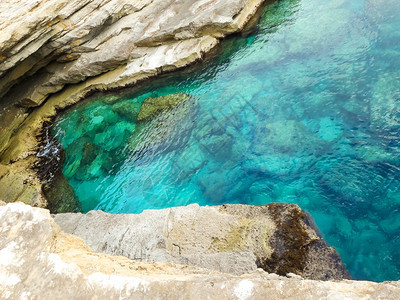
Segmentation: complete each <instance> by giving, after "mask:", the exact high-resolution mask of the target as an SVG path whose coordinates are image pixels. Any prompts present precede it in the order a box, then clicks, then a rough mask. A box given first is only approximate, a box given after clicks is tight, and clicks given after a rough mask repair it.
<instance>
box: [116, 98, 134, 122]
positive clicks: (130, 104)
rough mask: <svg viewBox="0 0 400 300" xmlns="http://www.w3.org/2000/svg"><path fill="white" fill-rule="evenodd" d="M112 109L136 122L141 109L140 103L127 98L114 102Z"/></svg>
mask: <svg viewBox="0 0 400 300" xmlns="http://www.w3.org/2000/svg"><path fill="white" fill-rule="evenodd" d="M112 110H113V111H114V112H116V113H118V114H119V115H120V116H122V117H123V118H125V119H127V120H128V121H131V122H136V120H137V118H138V115H139V111H140V103H138V102H135V101H130V100H125V101H122V102H118V103H117V104H114V105H113V107H112Z"/></svg>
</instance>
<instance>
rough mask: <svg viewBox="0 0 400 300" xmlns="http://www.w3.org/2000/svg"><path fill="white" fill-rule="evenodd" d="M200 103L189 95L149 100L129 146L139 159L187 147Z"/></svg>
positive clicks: (143, 105)
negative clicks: (145, 155)
mask: <svg viewBox="0 0 400 300" xmlns="http://www.w3.org/2000/svg"><path fill="white" fill-rule="evenodd" d="M196 105H197V103H196V100H195V99H194V97H192V96H190V95H188V94H182V93H179V94H172V95H167V96H162V97H158V98H147V99H146V100H145V101H144V102H143V104H142V107H141V109H140V112H139V116H138V123H137V124H136V127H135V131H134V132H133V133H132V135H131V137H130V138H129V147H130V149H131V150H132V151H133V152H134V153H138V158H140V157H142V156H143V155H144V154H145V153H146V154H147V155H149V156H152V155H156V154H157V153H161V152H164V151H171V150H173V149H179V148H181V147H182V146H184V145H185V144H186V143H187V141H188V139H189V137H190V134H191V131H192V129H193V120H194V116H195V114H196V110H197V109H196Z"/></svg>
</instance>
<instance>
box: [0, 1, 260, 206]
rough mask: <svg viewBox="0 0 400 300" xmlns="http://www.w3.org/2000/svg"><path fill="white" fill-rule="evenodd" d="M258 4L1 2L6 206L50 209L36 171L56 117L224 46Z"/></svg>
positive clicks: (0, 108)
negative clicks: (47, 128) (17, 202)
mask: <svg viewBox="0 0 400 300" xmlns="http://www.w3.org/2000/svg"><path fill="white" fill-rule="evenodd" d="M262 2H263V0H229V1H226V0H225V1H222V0H208V1H204V0H187V1H172V0H167V1H164V0H163V1H161V0H137V1H128V0H90V1H89V0H86V1H65V0H46V1H45V0H39V1H34V2H30V3H26V1H6V2H4V1H3V2H2V3H0V31H1V36H0V198H1V199H2V200H4V201H6V202H12V201H15V200H17V199H19V200H20V201H24V202H26V203H29V204H31V205H34V206H41V207H43V206H46V205H47V201H46V199H45V197H44V195H43V192H42V185H43V184H45V183H46V182H47V181H48V179H49V178H46V176H44V177H43V176H42V177H41V176H38V174H37V172H36V171H35V166H37V164H38V163H39V159H38V157H37V153H38V150H40V149H39V146H40V145H42V146H43V142H44V139H43V134H44V132H43V127H44V125H46V124H48V122H49V121H51V120H52V118H53V117H54V116H55V115H56V113H57V111H59V110H61V109H63V108H65V107H67V106H69V105H72V104H73V103H76V102H77V101H79V100H80V99H82V98H83V97H85V95H87V94H89V93H92V92H94V91H107V90H109V89H112V88H120V87H124V86H127V85H134V84H136V83H137V82H138V81H141V80H144V79H147V78H150V77H153V76H156V75H158V74H160V73H163V72H167V71H172V70H175V69H178V68H181V67H184V66H186V65H188V64H191V63H193V62H195V61H196V60H199V59H201V58H202V57H203V55H204V53H206V52H208V51H209V50H210V49H212V48H213V47H215V46H216V45H217V43H218V40H219V39H220V38H222V37H224V36H226V35H227V34H230V33H234V32H237V31H240V30H241V29H242V28H243V27H244V25H245V24H246V22H247V21H248V20H249V19H250V18H251V16H253V15H254V14H255V12H256V10H257V8H258V7H259V6H260V5H261V4H262ZM52 163H54V162H52ZM54 173H57V170H55V171H54ZM5 186H7V187H9V186H12V189H6V188H4V187H5ZM52 206H53V207H55V206H57V203H52Z"/></svg>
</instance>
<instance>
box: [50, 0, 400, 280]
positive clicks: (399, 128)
mask: <svg viewBox="0 0 400 300" xmlns="http://www.w3.org/2000/svg"><path fill="white" fill-rule="evenodd" d="M222 46H223V49H224V51H223V53H221V54H220V55H219V56H218V58H217V59H214V60H213V62H212V63H208V64H205V65H203V66H200V67H199V68H197V69H196V70H195V71H193V72H189V73H183V72H180V73H176V74H173V77H171V76H169V77H167V78H165V79H162V80H161V79H160V80H156V81H153V82H151V83H149V84H148V85H147V86H146V87H144V88H143V89H142V90H141V91H140V92H130V93H129V92H126V93H125V94H123V95H119V96H115V95H101V96H97V97H96V98H95V99H92V100H91V101H87V102H85V103H82V104H80V105H77V106H75V107H73V108H72V109H70V110H69V111H67V112H66V113H65V114H64V115H63V116H61V117H60V118H59V119H58V120H57V122H56V124H55V126H54V128H53V133H54V134H55V135H56V137H57V138H58V139H59V140H60V141H61V143H62V145H63V147H64V149H65V152H66V162H65V164H64V169H63V173H64V175H65V176H66V177H67V178H68V180H69V182H70V184H71V185H72V187H73V188H74V190H75V193H76V195H77V196H78V198H79V200H80V202H81V203H82V208H83V211H85V212H87V211H89V210H91V209H102V210H104V211H108V212H111V213H140V212H141V211H142V210H143V209H150V208H165V207H171V206H179V205H186V204H189V203H199V204H200V205H217V204H222V203H246V204H267V203H270V202H291V203H297V204H298V205H300V207H301V208H303V209H305V210H307V211H309V212H310V213H311V214H312V215H313V217H314V218H315V221H316V223H317V225H318V226H319V228H320V229H321V231H322V233H323V235H324V237H325V238H326V239H327V241H328V242H329V243H330V244H331V245H333V246H334V247H336V249H337V250H338V251H339V253H340V255H341V256H342V259H343V260H344V262H345V263H346V265H347V268H348V269H349V271H350V272H351V274H352V276H353V277H354V278H355V279H368V280H374V281H383V280H398V279H400V236H399V230H400V217H399V210H400V135H399V134H400V85H399V83H400V1H397V0H388V1H380V0H332V1H318V0H284V1H279V2H276V3H274V4H271V5H269V6H267V7H266V8H265V10H264V13H263V16H262V18H261V21H260V24H259V26H258V28H257V30H256V32H254V33H252V34H250V35H248V36H246V37H243V36H242V37H235V38H232V39H229V40H227V41H225V42H223V44H222ZM177 92H185V93H188V94H191V95H193V96H194V101H192V102H190V103H189V104H188V105H189V106H190V107H189V108H188V109H186V110H185V114H184V117H182V116H180V119H179V120H178V122H177V121H176V120H173V118H171V117H165V119H164V121H163V123H162V126H161V129H160V126H159V125H154V124H153V125H152V124H149V125H147V129H145V131H144V132H145V134H144V135H143V136H144V137H142V139H147V141H148V144H147V146H144V147H142V149H141V151H133V150H132V149H133V147H132V138H131V139H130V136H131V135H132V132H134V131H135V127H136V126H137V124H136V118H137V110H138V109H139V108H140V105H141V103H142V102H143V100H144V99H145V98H147V97H150V96H151V97H157V96H162V95H168V94H172V93H177ZM177 133H178V134H177Z"/></svg>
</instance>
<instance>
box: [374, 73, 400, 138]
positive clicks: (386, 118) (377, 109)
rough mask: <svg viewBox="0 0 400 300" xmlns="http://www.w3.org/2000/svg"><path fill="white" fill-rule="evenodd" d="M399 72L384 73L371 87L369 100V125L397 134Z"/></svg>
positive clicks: (399, 106) (399, 109) (399, 93)
mask: <svg viewBox="0 0 400 300" xmlns="http://www.w3.org/2000/svg"><path fill="white" fill-rule="evenodd" d="M399 80H400V73H399V72H390V73H385V74H384V75H382V76H379V80H378V82H377V83H375V85H374V87H373V90H372V92H373V94H372V98H371V102H370V114H371V125H372V127H374V129H376V130H378V131H381V132H384V133H385V132H386V133H391V132H392V134H393V135H396V136H397V134H398V130H399V128H400V90H399Z"/></svg>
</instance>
